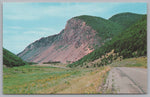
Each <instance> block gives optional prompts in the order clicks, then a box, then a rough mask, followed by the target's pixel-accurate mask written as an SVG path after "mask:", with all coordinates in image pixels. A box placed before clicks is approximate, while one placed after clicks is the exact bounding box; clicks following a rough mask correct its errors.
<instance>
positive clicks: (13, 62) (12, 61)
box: [3, 48, 27, 67]
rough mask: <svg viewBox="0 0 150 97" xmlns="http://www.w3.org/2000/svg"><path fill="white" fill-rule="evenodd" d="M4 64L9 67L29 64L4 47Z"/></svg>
mask: <svg viewBox="0 0 150 97" xmlns="http://www.w3.org/2000/svg"><path fill="white" fill-rule="evenodd" d="M3 64H4V65H6V66H8V67H13V66H22V65H25V64H27V63H26V62H24V61H23V60H22V59H21V58H19V57H18V56H16V55H15V54H13V53H11V52H10V51H8V50H6V49H5V48H3Z"/></svg>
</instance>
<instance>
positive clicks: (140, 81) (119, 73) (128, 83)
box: [104, 67, 147, 94]
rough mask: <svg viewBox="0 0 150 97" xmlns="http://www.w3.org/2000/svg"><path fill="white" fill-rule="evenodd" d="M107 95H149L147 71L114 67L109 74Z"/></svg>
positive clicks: (105, 88)
mask: <svg viewBox="0 0 150 97" xmlns="http://www.w3.org/2000/svg"><path fill="white" fill-rule="evenodd" d="M104 91H105V93H119V94H126V93H132V94H145V93H147V69H144V68H133V67H131V68H130V67H114V68H112V70H111V71H110V72H109V75H108V78H107V80H106V84H105V85H104Z"/></svg>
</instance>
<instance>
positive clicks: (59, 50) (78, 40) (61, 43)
mask: <svg viewBox="0 0 150 97" xmlns="http://www.w3.org/2000/svg"><path fill="white" fill-rule="evenodd" d="M100 40H101V38H100V37H99V36H98V35H97V32H96V31H95V30H94V29H92V28H91V27H90V26H88V25H87V24H86V22H84V21H82V20H80V19H77V18H72V19H70V20H69V21H68V22H67V24H66V27H65V29H63V30H62V31H61V32H60V33H59V34H57V35H53V36H48V37H45V38H41V39H39V40H37V41H35V42H34V43H32V44H30V45H29V46H27V47H26V48H25V50H24V51H22V52H21V53H19V54H18V56H19V57H21V58H22V59H23V60H25V61H29V62H38V63H43V62H49V61H50V62H54V61H60V62H62V63H67V62H74V61H77V60H79V59H80V58H82V57H83V56H85V55H87V54H88V53H90V52H92V51H93V50H94V49H95V47H100V46H101V44H100V42H99V41H100Z"/></svg>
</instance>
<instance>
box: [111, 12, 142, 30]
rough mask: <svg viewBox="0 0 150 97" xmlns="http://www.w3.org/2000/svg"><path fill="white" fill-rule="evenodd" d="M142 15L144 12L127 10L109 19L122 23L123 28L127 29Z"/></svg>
mask: <svg viewBox="0 0 150 97" xmlns="http://www.w3.org/2000/svg"><path fill="white" fill-rule="evenodd" d="M142 17H143V15H142V14H135V13H130V12H126V13H120V14H116V15H114V16H112V17H111V18H109V20H110V21H112V22H115V23H117V24H119V25H122V27H123V29H127V28H128V27H130V26H131V25H133V24H135V23H136V22H137V21H138V20H140V19H141V18H142Z"/></svg>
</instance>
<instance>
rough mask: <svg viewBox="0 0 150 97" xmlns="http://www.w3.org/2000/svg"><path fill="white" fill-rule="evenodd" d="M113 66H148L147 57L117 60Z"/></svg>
mask: <svg viewBox="0 0 150 97" xmlns="http://www.w3.org/2000/svg"><path fill="white" fill-rule="evenodd" d="M111 66H117V67H118V66H119V67H122V66H123V67H142V68H147V57H144V56H143V57H138V58H129V59H124V60H122V61H116V62H113V63H112V64H111Z"/></svg>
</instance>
